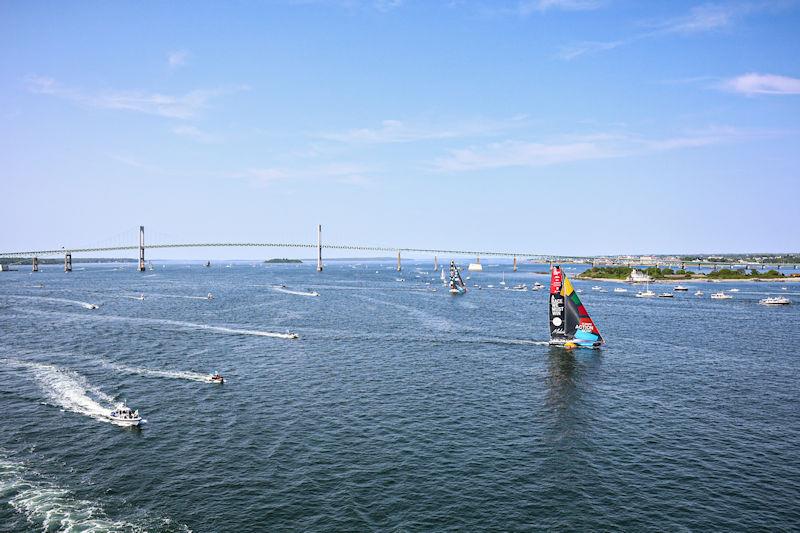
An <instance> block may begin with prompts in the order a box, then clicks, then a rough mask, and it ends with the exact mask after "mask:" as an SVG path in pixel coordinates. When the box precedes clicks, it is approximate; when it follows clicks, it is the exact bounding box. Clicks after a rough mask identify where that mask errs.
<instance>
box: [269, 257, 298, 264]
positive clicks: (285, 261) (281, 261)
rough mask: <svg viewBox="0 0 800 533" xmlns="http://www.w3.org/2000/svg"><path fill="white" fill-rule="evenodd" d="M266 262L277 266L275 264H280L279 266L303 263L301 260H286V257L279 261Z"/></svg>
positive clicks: (270, 260) (278, 259)
mask: <svg viewBox="0 0 800 533" xmlns="http://www.w3.org/2000/svg"><path fill="white" fill-rule="evenodd" d="M264 262H265V263H272V264H275V263H278V264H285V263H302V261H301V260H299V259H287V258H285V257H282V258H277V259H267V260H266V261H264Z"/></svg>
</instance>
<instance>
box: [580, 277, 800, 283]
mask: <svg viewBox="0 0 800 533" xmlns="http://www.w3.org/2000/svg"><path fill="white" fill-rule="evenodd" d="M575 280H576V281H610V282H612V283H627V284H628V285H644V284H645V282H644V281H636V282H633V281H628V280H626V279H616V278H590V277H586V278H583V277H575ZM739 281H741V282H744V283H769V282H771V281H776V282H778V283H784V282H788V283H792V282H794V283H797V282H800V276H798V277H794V278H789V277H786V278H730V279H724V278H710V279H709V278H658V279H654V280H652V281H650V283H672V284H675V285H680V284H681V283H729V282H739Z"/></svg>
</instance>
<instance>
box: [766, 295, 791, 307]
mask: <svg viewBox="0 0 800 533" xmlns="http://www.w3.org/2000/svg"><path fill="white" fill-rule="evenodd" d="M758 303H760V304H761V305H789V304H790V303H792V301H791V300H790V299H789V298H787V297H785V296H772V297H770V298H764V299H762V300H760V301H759V302H758Z"/></svg>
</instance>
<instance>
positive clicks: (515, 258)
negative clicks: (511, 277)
mask: <svg viewBox="0 0 800 533" xmlns="http://www.w3.org/2000/svg"><path fill="white" fill-rule="evenodd" d="M516 271H517V256H516V255H515V256H514V272H516Z"/></svg>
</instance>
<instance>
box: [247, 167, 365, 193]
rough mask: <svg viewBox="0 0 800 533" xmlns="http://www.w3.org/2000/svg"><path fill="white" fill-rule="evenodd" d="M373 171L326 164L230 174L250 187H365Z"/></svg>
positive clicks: (271, 168) (252, 170)
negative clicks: (328, 183) (321, 184)
mask: <svg viewBox="0 0 800 533" xmlns="http://www.w3.org/2000/svg"><path fill="white" fill-rule="evenodd" d="M373 172H374V171H373V169H370V168H368V167H365V166H363V165H358V164H352V163H328V164H323V165H317V166H312V167H306V168H288V167H283V168H281V167H266V168H259V167H253V168H248V169H247V170H245V171H244V172H237V173H233V174H231V177H233V178H239V179H245V180H247V181H248V182H249V183H250V185H251V186H252V187H255V188H264V187H268V186H270V185H273V184H275V183H279V182H311V181H319V180H323V181H332V182H335V183H341V184H343V185H356V186H367V185H369V184H371V183H372V181H373V180H372V178H371V175H372V174H373Z"/></svg>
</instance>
